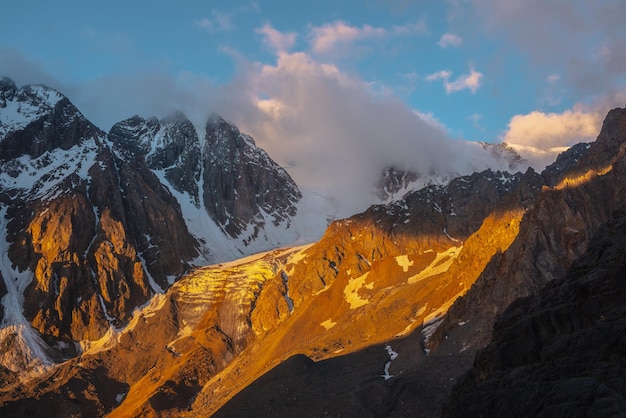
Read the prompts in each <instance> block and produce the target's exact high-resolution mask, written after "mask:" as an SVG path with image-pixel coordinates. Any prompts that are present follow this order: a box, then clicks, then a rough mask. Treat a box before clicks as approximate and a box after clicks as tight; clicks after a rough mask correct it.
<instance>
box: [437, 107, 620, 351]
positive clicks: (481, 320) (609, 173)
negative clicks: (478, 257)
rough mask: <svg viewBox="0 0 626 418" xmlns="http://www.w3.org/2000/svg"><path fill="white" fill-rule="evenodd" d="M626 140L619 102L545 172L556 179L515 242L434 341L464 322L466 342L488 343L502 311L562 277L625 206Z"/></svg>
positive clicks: (492, 264)
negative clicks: (594, 135) (594, 131)
mask: <svg viewBox="0 0 626 418" xmlns="http://www.w3.org/2000/svg"><path fill="white" fill-rule="evenodd" d="M625 141H626V110H624V109H614V110H612V111H611V112H609V114H608V115H607V117H606V119H605V122H604V125H603V128H602V131H601V133H600V135H599V136H598V139H597V141H596V142H594V143H593V144H591V145H590V146H589V147H588V148H587V146H584V147H576V148H574V149H573V150H571V151H570V155H566V156H564V157H563V158H562V159H561V162H563V161H569V164H566V165H565V166H564V167H563V168H565V169H564V170H563V169H560V170H558V171H557V170H554V168H555V167H556V166H551V167H550V168H551V170H550V171H548V172H546V173H544V174H545V175H546V178H548V179H549V181H550V182H551V183H555V184H554V185H553V186H545V187H544V188H543V190H542V192H541V193H540V195H539V196H538V198H537V202H536V203H535V205H534V206H533V207H532V208H530V210H529V211H528V213H526V215H525V217H524V220H523V221H522V223H521V225H520V233H519V235H518V237H517V238H516V240H515V241H514V242H513V244H512V245H511V247H510V248H509V249H508V250H507V251H506V252H504V253H503V254H501V255H498V256H497V257H496V258H494V259H493V260H492V261H491V262H490V263H489V265H488V266H487V268H486V269H485V271H484V272H483V274H482V275H481V277H480V278H479V279H478V280H477V281H476V283H475V285H474V286H473V288H472V289H471V290H470V291H469V292H468V294H467V296H466V297H464V298H461V299H459V300H458V301H457V303H455V305H454V306H453V307H452V308H451V309H450V311H449V313H448V316H447V318H446V320H445V322H444V324H443V326H442V327H441V328H440V329H439V330H438V332H437V334H436V335H435V338H434V339H433V343H434V344H435V345H436V344H437V341H441V339H442V338H444V337H445V335H446V332H447V330H449V329H452V328H454V327H457V326H458V325H457V324H458V323H459V322H462V323H469V324H470V326H471V327H472V328H473V329H474V330H475V332H474V333H473V336H472V337H471V340H469V341H467V342H466V345H467V346H473V347H481V346H483V345H485V344H486V343H487V342H488V341H489V339H490V336H491V329H492V327H493V323H494V321H495V317H496V315H497V314H498V313H500V312H502V311H503V310H504V308H505V307H506V306H508V305H509V304H510V303H512V302H513V301H514V300H515V299H517V298H520V297H524V296H528V295H530V294H533V293H534V292H536V291H538V290H539V289H540V288H541V287H543V286H544V285H545V284H546V283H547V282H548V281H550V280H553V279H554V278H557V277H561V276H562V275H563V274H564V273H565V271H566V270H567V268H568V267H569V266H570V265H571V264H572V263H573V262H574V260H576V259H577V258H578V257H580V255H581V254H583V253H584V251H585V250H586V249H587V247H588V246H589V242H590V240H591V238H592V237H593V236H594V235H595V233H596V232H597V231H598V229H599V227H600V225H602V224H603V223H605V222H607V221H608V220H609V219H610V218H611V214H612V213H613V211H615V210H621V209H622V208H623V207H624V204H625V201H624V198H623V196H624V195H625V194H624V193H626V190H624V184H625V183H624V180H623V179H624V178H626V177H625V176H626V172H625V171H624V169H625V163H624V148H625V147H626V145H624V143H625ZM581 148H582V150H581Z"/></svg>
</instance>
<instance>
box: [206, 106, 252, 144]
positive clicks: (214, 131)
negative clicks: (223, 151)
mask: <svg viewBox="0 0 626 418" xmlns="http://www.w3.org/2000/svg"><path fill="white" fill-rule="evenodd" d="M206 133H207V138H206V139H207V145H209V146H211V145H213V146H225V145H228V144H230V145H235V146H236V147H237V148H242V147H244V146H245V144H247V145H250V146H253V147H256V143H255V142H254V139H252V137H251V136H250V135H246V134H244V133H242V132H240V131H239V128H237V126H235V125H234V124H233V123H230V122H228V121H227V120H226V119H224V118H223V117H221V116H220V115H218V114H217V113H212V114H211V115H209V118H208V120H207V123H206Z"/></svg>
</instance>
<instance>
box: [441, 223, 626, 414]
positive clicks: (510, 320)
mask: <svg viewBox="0 0 626 418" xmlns="http://www.w3.org/2000/svg"><path fill="white" fill-rule="evenodd" d="M625 254H626V215H625V213H624V212H621V213H618V214H617V218H616V219H614V220H612V221H609V222H608V223H607V224H605V225H604V226H603V227H602V228H600V230H599V232H598V233H597V234H596V236H595V237H594V238H593V239H592V240H591V242H590V243H589V245H588V250H587V251H586V252H585V253H584V254H583V255H582V256H581V257H580V258H579V259H578V260H576V261H575V262H574V263H573V264H572V265H571V267H570V268H569V269H568V271H567V272H566V273H565V274H564V275H563V276H562V277H559V278H557V279H554V280H553V281H551V282H550V283H548V284H547V285H546V286H545V287H544V288H543V289H541V290H540V291H539V292H537V293H536V294H535V295H533V296H529V297H527V298H523V299H519V300H517V301H516V302H514V303H513V304H512V305H511V306H510V307H509V308H507V309H506V310H505V311H504V312H503V313H502V314H501V315H500V316H499V317H498V320H497V321H496V324H495V326H494V330H493V340H492V342H491V343H490V344H489V345H488V346H487V347H486V348H485V349H483V350H481V351H480V352H479V353H478V355H477V356H476V360H475V362H474V367H473V368H472V369H471V370H470V371H469V372H468V373H467V375H466V376H465V377H464V378H463V379H462V380H461V382H460V383H459V384H458V385H457V386H456V387H455V389H454V391H453V395H452V398H451V400H450V402H449V404H448V405H447V407H446V409H445V414H444V416H450V417H456V416H467V417H472V416H476V417H478V416H481V417H488V416H494V417H495V416H504V415H506V416H511V417H527V416H544V417H566V416H607V417H608V416H620V415H622V414H623V413H624V411H626V377H625V376H626V350H625V347H626V337H625V336H626V321H625V320H624V318H625V317H626V257H625Z"/></svg>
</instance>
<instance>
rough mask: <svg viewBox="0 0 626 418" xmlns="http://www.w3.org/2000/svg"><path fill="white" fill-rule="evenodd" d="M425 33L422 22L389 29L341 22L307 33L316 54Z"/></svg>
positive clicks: (311, 29)
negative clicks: (365, 41) (363, 42)
mask: <svg viewBox="0 0 626 418" xmlns="http://www.w3.org/2000/svg"><path fill="white" fill-rule="evenodd" d="M426 31H427V29H426V25H425V24H424V22H417V23H409V24H406V25H401V26H394V27H393V28H391V29H387V28H381V27H375V26H371V25H363V26H361V27H358V26H353V25H350V24H349V23H346V22H343V21H341V20H338V21H335V22H333V23H327V24H325V25H322V26H313V27H311V28H310V31H309V41H310V44H311V50H312V51H313V52H314V53H316V54H325V53H329V52H332V51H333V50H334V49H335V48H338V47H345V46H347V45H350V44H352V43H354V42H357V41H361V40H365V39H382V38H385V37H390V36H407V35H411V34H415V33H425V32H426Z"/></svg>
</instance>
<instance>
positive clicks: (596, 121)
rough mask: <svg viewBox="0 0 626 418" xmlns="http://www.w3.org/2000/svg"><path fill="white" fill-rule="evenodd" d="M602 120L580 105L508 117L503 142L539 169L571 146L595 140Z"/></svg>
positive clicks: (594, 112)
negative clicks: (552, 111)
mask: <svg viewBox="0 0 626 418" xmlns="http://www.w3.org/2000/svg"><path fill="white" fill-rule="evenodd" d="M603 118H604V114H602V113H599V112H596V111H591V110H585V109H583V108H582V107H580V106H579V107H575V108H574V109H569V110H566V111H564V112H562V113H543V112H539V111H534V112H531V113H528V114H524V115H516V116H514V117H513V118H511V120H510V122H509V125H508V130H507V131H506V133H505V135H504V137H503V140H504V142H506V143H508V144H509V145H511V146H512V147H513V148H515V149H516V150H518V152H519V153H520V154H522V156H524V157H525V158H527V159H528V160H529V161H530V162H531V165H532V166H533V167H534V168H535V169H537V170H542V169H543V168H544V167H545V166H546V165H547V164H550V163H551V162H553V161H554V159H555V158H556V156H557V155H558V154H559V153H560V152H562V151H564V150H566V149H567V148H569V147H570V146H571V145H574V144H576V143H578V142H590V141H593V140H595V138H596V137H597V136H598V133H599V132H600V128H601V126H602V120H603Z"/></svg>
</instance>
